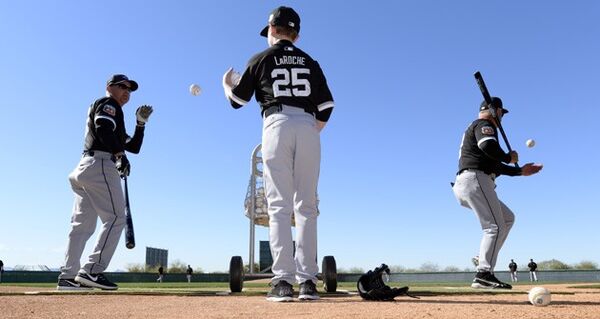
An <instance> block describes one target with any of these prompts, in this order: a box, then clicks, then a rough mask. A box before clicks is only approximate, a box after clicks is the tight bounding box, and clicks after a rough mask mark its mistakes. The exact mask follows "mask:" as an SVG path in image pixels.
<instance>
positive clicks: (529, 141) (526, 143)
mask: <svg viewBox="0 0 600 319" xmlns="http://www.w3.org/2000/svg"><path fill="white" fill-rule="evenodd" d="M525 145H527V147H529V148H532V147H534V146H535V141H534V140H532V139H528V140H527V142H525Z"/></svg>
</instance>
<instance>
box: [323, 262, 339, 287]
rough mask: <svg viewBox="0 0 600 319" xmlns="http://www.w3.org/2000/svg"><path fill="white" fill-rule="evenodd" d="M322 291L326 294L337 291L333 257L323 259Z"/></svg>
mask: <svg viewBox="0 0 600 319" xmlns="http://www.w3.org/2000/svg"><path fill="white" fill-rule="evenodd" d="M321 270H322V272H323V274H322V276H323V289H325V291H326V292H335V291H336V290H337V266H336V264H335V258H333V256H325V257H323V266H322V267H321Z"/></svg>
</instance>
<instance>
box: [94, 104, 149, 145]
mask: <svg viewBox="0 0 600 319" xmlns="http://www.w3.org/2000/svg"><path fill="white" fill-rule="evenodd" d="M143 139H144V128H143V127H140V126H136V129H135V133H134V134H133V137H129V135H127V132H126V131H125V121H124V120H123V110H122V109H121V107H120V106H119V104H118V103H117V101H116V100H115V99H113V98H111V97H103V98H100V99H97V100H96V101H94V103H92V105H90V108H89V111H88V119H87V127H86V132H85V145H84V150H97V151H104V152H109V153H111V154H115V153H119V152H123V151H124V150H127V151H129V152H132V153H138V152H139V151H140V148H141V146H142V141H143Z"/></svg>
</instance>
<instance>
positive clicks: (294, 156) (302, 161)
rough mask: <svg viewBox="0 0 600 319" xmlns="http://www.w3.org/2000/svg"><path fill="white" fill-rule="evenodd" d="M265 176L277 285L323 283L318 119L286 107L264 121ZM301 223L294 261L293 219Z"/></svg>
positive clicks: (273, 269)
mask: <svg viewBox="0 0 600 319" xmlns="http://www.w3.org/2000/svg"><path fill="white" fill-rule="evenodd" d="M262 158H263V166H264V167H263V170H264V173H263V176H264V183H265V190H266V197H267V203H268V213H269V239H270V240H269V242H270V246H271V254H272V255H273V266H272V271H273V274H274V275H275V276H274V277H273V279H272V283H274V284H276V283H277V282H279V281H280V280H285V281H287V282H288V283H294V279H295V280H296V281H297V282H298V283H302V282H304V281H306V280H311V281H313V282H314V283H316V282H317V273H318V271H319V268H318V266H317V195H316V194H317V183H318V180H319V168H320V161H321V142H320V136H319V131H318V129H317V127H316V120H315V118H314V117H313V116H312V115H310V114H308V113H306V112H304V111H303V110H302V109H300V108H296V107H287V106H284V107H283V110H282V111H281V112H280V113H276V114H272V115H271V116H269V117H267V118H266V119H265V120H264V121H263V136H262ZM292 214H295V215H294V217H295V220H296V256H295V258H294V252H293V241H292V227H291V218H292Z"/></svg>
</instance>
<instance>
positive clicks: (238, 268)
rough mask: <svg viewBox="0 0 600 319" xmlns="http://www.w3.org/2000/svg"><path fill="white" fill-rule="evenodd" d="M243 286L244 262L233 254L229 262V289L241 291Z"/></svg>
mask: <svg viewBox="0 0 600 319" xmlns="http://www.w3.org/2000/svg"><path fill="white" fill-rule="evenodd" d="M242 288H244V262H243V261H242V257H240V256H233V257H231V261H230V262H229V289H230V290H231V292H241V291H242Z"/></svg>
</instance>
